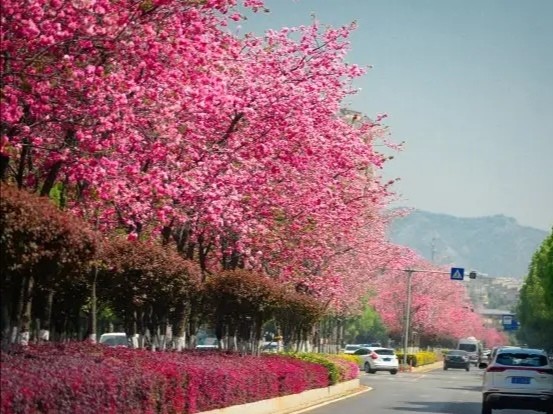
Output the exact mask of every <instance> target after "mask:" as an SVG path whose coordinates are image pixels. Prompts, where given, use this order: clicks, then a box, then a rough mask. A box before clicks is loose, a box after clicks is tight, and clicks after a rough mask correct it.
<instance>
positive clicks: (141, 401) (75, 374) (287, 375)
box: [0, 343, 329, 414]
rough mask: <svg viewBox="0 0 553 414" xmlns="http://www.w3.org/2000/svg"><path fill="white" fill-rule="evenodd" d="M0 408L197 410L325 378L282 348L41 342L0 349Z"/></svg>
mask: <svg viewBox="0 0 553 414" xmlns="http://www.w3.org/2000/svg"><path fill="white" fill-rule="evenodd" d="M0 374H1V376H0V377H1V379H0V389H1V397H2V398H1V405H0V412H1V413H6V414H11V413H75V414H84V413H98V412H101V413H120V412H125V413H186V414H187V413H196V412H199V411H207V410H212V409H215V408H222V407H227V406H231V405H236V404H244V403H248V402H253V401H259V400H264V399H268V398H274V397H277V396H281V395H287V394H295V393H299V392H302V391H305V390H308V389H313V388H321V387H326V386H328V385H329V384H328V372H327V370H326V368H324V367H323V366H321V365H317V364H314V363H310V362H306V361H301V360H297V359H294V358H290V357H286V356H281V355H263V356H259V357H254V356H241V355H239V354H225V353H219V352H213V353H209V352H186V353H174V352H151V351H146V350H133V349H126V348H104V347H101V346H99V345H91V344H84V343H79V344H65V345H60V344H46V345H41V346H31V347H29V349H26V350H19V351H17V352H12V353H10V354H6V353H2V354H1V372H0Z"/></svg>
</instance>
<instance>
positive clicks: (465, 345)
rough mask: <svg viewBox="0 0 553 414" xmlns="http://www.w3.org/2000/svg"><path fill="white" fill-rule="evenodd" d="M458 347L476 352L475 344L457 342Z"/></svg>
mask: <svg viewBox="0 0 553 414" xmlns="http://www.w3.org/2000/svg"><path fill="white" fill-rule="evenodd" d="M459 349H461V350H463V351H467V352H476V345H474V344H459Z"/></svg>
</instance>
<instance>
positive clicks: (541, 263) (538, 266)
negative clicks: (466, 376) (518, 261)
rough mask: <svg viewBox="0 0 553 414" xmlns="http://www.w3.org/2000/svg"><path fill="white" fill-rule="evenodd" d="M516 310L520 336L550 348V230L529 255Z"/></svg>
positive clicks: (552, 259)
mask: <svg viewBox="0 0 553 414" xmlns="http://www.w3.org/2000/svg"><path fill="white" fill-rule="evenodd" d="M517 313H518V317H519V320H520V324H521V329H520V332H519V334H518V337H519V339H520V340H521V341H522V342H525V343H527V344H528V345H530V346H536V347H540V348H547V349H553V330H551V326H553V231H552V232H551V234H550V235H549V236H548V237H547V238H546V239H545V240H544V241H543V243H542V245H541V246H540V247H539V249H538V250H537V251H536V252H535V253H534V256H533V257H532V262H531V263H530V268H529V272H528V276H527V277H526V279H525V281H524V285H523V287H522V289H521V292H520V299H519V303H518V312H517Z"/></svg>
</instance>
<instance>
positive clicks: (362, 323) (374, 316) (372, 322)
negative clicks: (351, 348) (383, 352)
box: [344, 304, 388, 343]
mask: <svg viewBox="0 0 553 414" xmlns="http://www.w3.org/2000/svg"><path fill="white" fill-rule="evenodd" d="M344 339H345V341H346V342H347V343H369V342H374V341H382V342H385V341H386V340H387V339H388V332H387V330H386V327H385V326H384V325H383V324H382V321H381V320H380V315H379V314H378V312H376V310H375V309H374V308H373V307H372V306H370V305H368V304H366V305H365V306H364V307H363V311H362V312H361V314H360V315H358V316H355V317H353V318H350V319H348V320H347V322H346V327H345V334H344Z"/></svg>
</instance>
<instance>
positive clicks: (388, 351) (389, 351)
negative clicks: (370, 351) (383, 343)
mask: <svg viewBox="0 0 553 414" xmlns="http://www.w3.org/2000/svg"><path fill="white" fill-rule="evenodd" d="M374 352H375V353H377V354H378V355H394V350H393V349H375V350H374Z"/></svg>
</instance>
